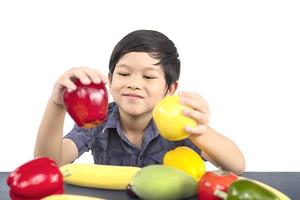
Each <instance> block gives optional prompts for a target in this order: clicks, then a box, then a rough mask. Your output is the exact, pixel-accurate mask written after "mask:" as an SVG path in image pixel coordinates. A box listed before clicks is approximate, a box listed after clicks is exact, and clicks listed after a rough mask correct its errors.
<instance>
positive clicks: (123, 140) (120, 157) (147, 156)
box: [64, 103, 201, 167]
mask: <svg viewBox="0 0 300 200" xmlns="http://www.w3.org/2000/svg"><path fill="white" fill-rule="evenodd" d="M64 138H69V139H71V140H72V141H73V142H74V143H75V144H76V146H77V149H78V157H79V156H81V155H82V154H83V153H84V152H87V151H90V150H91V151H92V155H93V158H94V163H95V164H102V165H119V166H138V167H144V166H147V165H151V164H162V163H163V156H164V154H165V153H166V152H168V151H170V150H172V149H174V148H176V147H178V146H187V147H190V148H192V149H193V150H194V151H196V152H197V153H198V154H199V155H201V150H200V149H199V148H198V147H197V146H195V145H194V144H193V143H192V142H191V141H190V140H189V139H184V140H181V141H176V142H173V141H168V140H166V139H165V138H163V137H161V136H160V134H159V132H158V130H157V128H156V125H155V123H154V121H153V119H152V120H151V121H150V123H149V124H148V126H147V127H146V129H145V132H144V136H143V139H142V145H141V149H139V148H138V147H137V146H136V145H134V144H132V143H131V142H130V141H129V140H128V138H127V137H126V135H125V134H124V131H123V129H122V127H121V124H120V119H119V109H118V106H117V105H116V104H115V103H110V104H109V109H108V118H107V120H106V121H105V122H104V123H102V124H101V125H99V126H97V127H95V128H91V129H86V128H80V127H78V126H77V125H75V126H74V128H73V129H72V130H71V131H70V132H69V133H68V134H67V135H66V136H65V137H64Z"/></svg>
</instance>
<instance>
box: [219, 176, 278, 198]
mask: <svg viewBox="0 0 300 200" xmlns="http://www.w3.org/2000/svg"><path fill="white" fill-rule="evenodd" d="M215 195H216V196H218V197H220V198H222V199H225V200H280V199H279V198H278V197H277V196H276V195H275V194H274V193H273V192H271V191H269V190H267V189H266V188H264V187H262V186H261V185H259V184H257V183H255V182H253V181H250V180H246V179H240V180H237V181H234V182H233V183H232V184H231V185H230V187H229V188H228V192H227V193H225V192H223V191H218V190H217V191H216V192H215Z"/></svg>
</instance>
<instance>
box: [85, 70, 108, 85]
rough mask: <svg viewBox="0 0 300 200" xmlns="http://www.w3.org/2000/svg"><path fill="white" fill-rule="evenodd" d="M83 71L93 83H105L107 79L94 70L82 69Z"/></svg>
mask: <svg viewBox="0 0 300 200" xmlns="http://www.w3.org/2000/svg"><path fill="white" fill-rule="evenodd" d="M83 71H84V72H85V73H86V74H87V76H88V77H89V78H90V79H91V81H92V82H93V83H96V84H98V83H100V82H101V81H103V82H104V83H106V82H107V78H106V77H105V76H104V75H103V74H102V73H101V72H99V71H98V70H96V69H91V68H83Z"/></svg>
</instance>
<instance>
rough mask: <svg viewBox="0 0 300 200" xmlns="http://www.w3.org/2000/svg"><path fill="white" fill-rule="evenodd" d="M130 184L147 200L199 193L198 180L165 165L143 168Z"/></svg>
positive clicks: (176, 197)
mask: <svg viewBox="0 0 300 200" xmlns="http://www.w3.org/2000/svg"><path fill="white" fill-rule="evenodd" d="M130 185H131V187H132V190H133V191H134V193H135V194H136V195H137V196H138V197H140V198H142V199H145V200H154V199H155V200H159V199H161V200H169V199H184V198H188V197H191V196H194V195H196V193H197V182H196V180H195V179H194V178H193V177H192V176H190V175H188V174H186V173H185V172H183V171H181V170H178V169H175V168H173V167H169V166H164V165H149V166H147V167H144V168H142V169H141V170H140V171H138V172H137V173H136V174H135V175H134V176H133V178H132V181H131V184H130Z"/></svg>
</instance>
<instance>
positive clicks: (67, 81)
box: [58, 79, 77, 92]
mask: <svg viewBox="0 0 300 200" xmlns="http://www.w3.org/2000/svg"><path fill="white" fill-rule="evenodd" d="M58 84H59V88H66V89H67V90H68V91H70V92H71V91H73V90H76V88H77V87H76V85H75V84H74V83H73V81H71V80H70V79H63V80H61V81H58Z"/></svg>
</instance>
